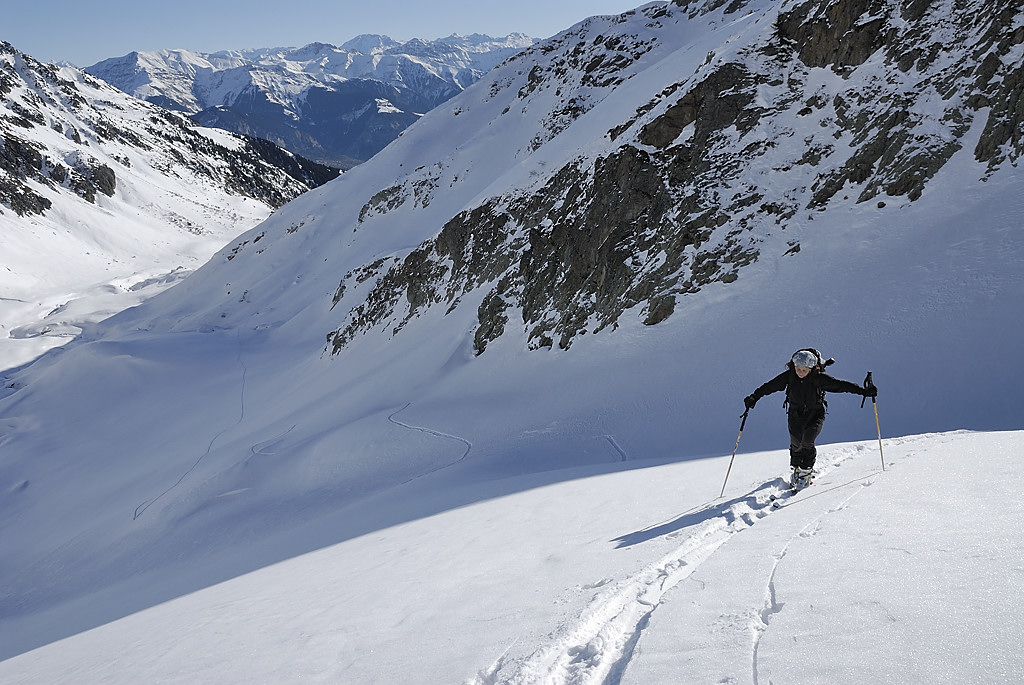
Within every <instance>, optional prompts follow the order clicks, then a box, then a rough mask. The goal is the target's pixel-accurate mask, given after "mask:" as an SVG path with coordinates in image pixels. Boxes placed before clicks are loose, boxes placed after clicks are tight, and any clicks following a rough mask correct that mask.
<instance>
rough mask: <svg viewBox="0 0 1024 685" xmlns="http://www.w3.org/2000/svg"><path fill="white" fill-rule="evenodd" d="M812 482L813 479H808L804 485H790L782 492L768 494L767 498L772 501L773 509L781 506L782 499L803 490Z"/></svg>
mask: <svg viewBox="0 0 1024 685" xmlns="http://www.w3.org/2000/svg"><path fill="white" fill-rule="evenodd" d="M813 483H814V481H813V480H808V481H807V482H806V483H805V484H804V485H802V486H800V487H792V486H790V487H789V488H787V489H786V490H783V491H782V492H779V493H775V494H773V495H769V496H768V499H769V500H770V501H771V503H772V508H774V509H779V508H781V507H782V502H783V501H785V500H787V499H789V498H790V497H792V496H793V495H795V494H797V493H799V492H801V491H803V490H806V489H807V488H808V487H809V486H810V485H812V484H813Z"/></svg>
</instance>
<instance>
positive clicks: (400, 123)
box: [86, 34, 535, 168]
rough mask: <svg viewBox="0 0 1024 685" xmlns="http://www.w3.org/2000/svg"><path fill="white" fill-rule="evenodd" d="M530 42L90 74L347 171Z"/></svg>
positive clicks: (148, 62)
mask: <svg viewBox="0 0 1024 685" xmlns="http://www.w3.org/2000/svg"><path fill="white" fill-rule="evenodd" d="M534 42H535V41H534V39H532V38H528V37H527V36H524V35H522V34H510V35H508V36H505V37H503V38H491V37H489V36H483V35H473V36H459V35H452V36H449V37H447V38H441V39H438V40H433V41H425V40H421V39H413V40H409V41H396V40H393V39H391V38H389V37H388V36H380V35H364V36H358V37H356V38H354V39H352V40H351V41H348V42H346V43H345V44H343V45H341V46H334V45H330V44H328V43H312V44H310V45H306V46H303V47H300V48H263V49H253V50H244V51H238V50H230V51H221V52H214V53H200V52H195V51H189V50H159V51H154V52H133V53H130V54H128V55H125V56H123V57H114V58H110V59H107V60H103V61H102V62H99V63H97V64H94V65H92V66H90V67H87V68H86V71H88V72H89V73H90V74H93V75H94V76H97V77H98V78H102V79H103V80H105V81H107V82H108V83H111V84H113V85H115V86H117V87H118V88H120V89H121V90H123V91H125V92H126V93H129V94H131V95H133V96H135V97H137V98H140V99H142V100H147V101H150V102H154V103H157V104H160V105H162V106H165V107H170V108H173V109H177V110H180V111H182V112H185V113H187V114H189V115H191V116H194V117H195V118H196V119H197V120H198V121H200V122H202V123H204V124H206V125H211V126H218V127H221V128H225V129H228V130H233V131H242V132H246V133H250V134H252V135H256V136H259V137H262V138H266V139H267V140H272V141H274V142H275V143H278V144H280V145H282V146H284V147H287V148H288V149H291V150H293V151H295V152H296V153H299V154H302V155H305V156H307V157H310V158H311V159H317V160H321V161H325V162H327V163H330V164H332V165H334V166H339V167H342V168H347V167H349V166H352V165H353V163H354V161H362V160H365V159H368V158H369V157H371V156H372V155H373V154H374V153H376V152H377V151H378V150H380V149H381V148H383V147H384V146H385V145H386V144H387V143H389V142H391V141H392V140H393V139H394V138H395V137H396V136H397V135H398V134H399V133H400V132H401V131H402V130H403V129H404V128H405V127H407V126H409V125H410V124H411V123H413V122H415V121H416V120H417V118H418V116H419V115H422V114H423V113H424V112H427V111H429V110H430V109H433V108H434V107H436V106H437V105H439V104H440V103H442V102H444V101H445V100H447V99H449V98H451V97H452V96H453V95H455V94H457V93H459V92H461V91H462V90H463V89H465V88H466V87H467V86H469V85H471V84H472V83H474V82H475V81H477V80H478V79H480V78H481V77H482V76H483V75H484V74H485V73H486V72H487V71H489V70H490V69H492V68H493V67H494V66H496V65H497V64H499V63H500V62H502V61H503V60H505V59H507V58H508V57H510V56H511V55H513V54H515V53H516V52H518V51H520V50H522V49H523V48H526V47H529V46H530V45H532V44H533V43H534ZM370 105H373V106H374V107H376V109H367V107H368V106H370Z"/></svg>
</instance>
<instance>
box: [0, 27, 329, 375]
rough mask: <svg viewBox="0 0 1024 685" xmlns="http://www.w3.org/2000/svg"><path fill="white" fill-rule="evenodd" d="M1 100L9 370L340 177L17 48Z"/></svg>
mask: <svg viewBox="0 0 1024 685" xmlns="http://www.w3.org/2000/svg"><path fill="white" fill-rule="evenodd" d="M0 98H2V101H0V255H2V256H0V263H2V266H3V268H2V269H0V293H2V300H0V348H2V349H0V363H2V368H10V367H11V366H12V365H14V364H17V363H21V362H24V361H28V360H29V359H31V358H33V357H35V356H36V355H37V354H38V353H39V352H41V351H42V350H43V349H46V348H48V347H52V346H53V345H55V344H58V343H59V342H62V341H63V340H66V339H67V336H69V335H75V334H77V333H78V332H79V330H80V324H81V323H82V322H84V321H90V320H92V321H96V320H99V319H101V318H105V317H106V316H109V315H110V314H113V313H114V312H116V311H119V310H120V309H123V308H125V307H127V306H129V305H130V304H132V303H135V302H137V301H138V300H139V298H141V297H144V296H145V295H146V294H147V293H148V294H151V293H152V292H153V291H154V290H155V289H159V288H162V287H166V285H167V284H169V283H171V282H174V281H176V280H180V278H183V277H184V275H185V274H186V273H188V272H189V271H191V270H192V269H194V268H195V267H197V266H198V265H200V264H202V263H203V262H205V261H206V260H207V259H209V257H210V255H212V254H213V253H214V252H215V251H216V250H217V249H219V248H220V247H223V245H224V243H226V242H227V241H228V240H230V239H231V238H233V237H235V236H237V235H238V234H239V233H241V232H242V231H244V230H246V229H249V228H252V226H254V225H255V224H257V223H258V222H259V221H262V220H263V219H265V218H266V217H267V216H268V214H269V213H270V212H271V210H272V209H273V208H275V207H278V206H280V205H282V204H284V203H285V202H287V201H288V200H291V199H293V198H295V197H296V196H298V195H299V194H301V193H303V192H305V191H306V190H308V189H310V188H312V187H315V186H318V185H320V184H322V183H325V182H326V181H328V180H330V179H332V178H334V177H336V176H337V171H336V170H334V169H329V168H327V167H324V166H323V165H320V164H317V163H315V162H311V161H309V160H306V159H302V158H301V157H297V156H295V155H293V154H291V153H288V152H285V151H284V150H282V149H280V148H277V147H275V146H273V145H271V144H270V143H267V142H266V141H263V140H257V139H253V138H247V137H244V136H240V135H235V134H229V133H226V132H224V131H221V130H217V129H210V128H201V127H198V126H196V125H195V124H194V123H193V122H191V121H189V120H188V119H187V118H186V117H184V116H182V115H181V114H179V113H176V112H170V111H168V110H165V109H163V108H160V107H156V106H153V105H150V104H147V103H143V102H139V101H138V100H136V99H134V98H131V97H129V96H127V95H125V94H124V93H122V92H121V91H119V90H117V89H115V88H113V87H111V86H109V85H107V84H105V83H101V82H99V81H97V80H96V79H94V78H92V77H91V76H89V75H88V74H85V73H83V72H81V71H79V70H77V69H75V68H72V67H60V68H58V67H56V66H54V65H48V64H42V63H40V62H38V61H36V60H34V59H33V58H32V57H30V56H28V55H25V54H23V53H21V52H19V51H18V50H17V49H16V48H15V47H14V46H12V45H10V44H8V43H2V44H0ZM86 292H88V293H89V294H90V296H91V297H89V298H84V297H82V295H83V294H85V293H86ZM86 299H88V300H89V302H88V304H86V302H85V300H86Z"/></svg>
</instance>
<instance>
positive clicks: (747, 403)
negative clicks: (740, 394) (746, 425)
mask: <svg viewBox="0 0 1024 685" xmlns="http://www.w3.org/2000/svg"><path fill="white" fill-rule="evenodd" d="M755 404H757V397H755V396H754V395H747V396H746V397H744V398H743V406H744V407H746V408H747V409H753V408H754V405H755Z"/></svg>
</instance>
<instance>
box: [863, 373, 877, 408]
mask: <svg viewBox="0 0 1024 685" xmlns="http://www.w3.org/2000/svg"><path fill="white" fill-rule="evenodd" d="M874 384H875V382H874V381H873V380H871V372H870V371H868V375H867V377H865V378H864V387H865V388H870V387H871V386H872V385H874ZM866 399H867V395H865V396H864V397H862V398H861V400H860V408H861V409H863V408H864V400H866ZM874 401H875V398H874V397H872V398H871V402H872V403H874Z"/></svg>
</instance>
